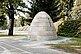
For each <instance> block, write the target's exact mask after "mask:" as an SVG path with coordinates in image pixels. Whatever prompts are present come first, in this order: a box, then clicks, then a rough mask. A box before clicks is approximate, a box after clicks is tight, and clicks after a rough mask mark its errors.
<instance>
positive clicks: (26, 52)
mask: <svg viewBox="0 0 81 54" xmlns="http://www.w3.org/2000/svg"><path fill="white" fill-rule="evenodd" d="M20 39H21V38H20ZM18 40H19V38H13V37H1V38H0V54H71V53H66V52H63V51H58V50H54V49H49V48H47V47H45V48H43V47H44V46H43V47H40V46H39V47H36V46H37V45H35V47H34V46H33V47H31V45H30V46H26V45H25V44H27V43H26V42H21V41H18ZM35 43H36V42H35ZM23 44H24V45H25V46H24V45H23Z"/></svg>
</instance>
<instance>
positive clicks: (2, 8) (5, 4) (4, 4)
mask: <svg viewBox="0 0 81 54" xmlns="http://www.w3.org/2000/svg"><path fill="white" fill-rule="evenodd" d="M0 4H1V5H0V12H1V13H5V15H6V14H7V16H8V17H9V21H10V23H9V33H8V35H13V27H14V14H16V13H17V11H21V12H25V11H24V10H22V9H21V8H26V7H27V6H26V5H25V3H24V2H23V0H1V1H0ZM19 7H20V8H19Z"/></svg>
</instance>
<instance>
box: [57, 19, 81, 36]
mask: <svg viewBox="0 0 81 54" xmlns="http://www.w3.org/2000/svg"><path fill="white" fill-rule="evenodd" d="M58 35H60V36H70V37H81V21H79V20H72V21H64V22H63V23H61V24H60V25H59V27H58Z"/></svg>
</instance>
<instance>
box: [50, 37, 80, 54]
mask: <svg viewBox="0 0 81 54" xmlns="http://www.w3.org/2000/svg"><path fill="white" fill-rule="evenodd" d="M49 46H51V48H54V49H55V48H56V49H61V50H63V51H66V52H71V53H77V54H81V38H73V39H72V42H63V43H59V44H49Z"/></svg>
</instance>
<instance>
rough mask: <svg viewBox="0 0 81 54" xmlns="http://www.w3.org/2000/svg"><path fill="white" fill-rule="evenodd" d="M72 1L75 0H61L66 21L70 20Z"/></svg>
mask: <svg viewBox="0 0 81 54" xmlns="http://www.w3.org/2000/svg"><path fill="white" fill-rule="evenodd" d="M74 1H75V0H62V3H63V9H64V12H65V16H67V17H68V19H70V18H71V11H72V8H73V7H74Z"/></svg>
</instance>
